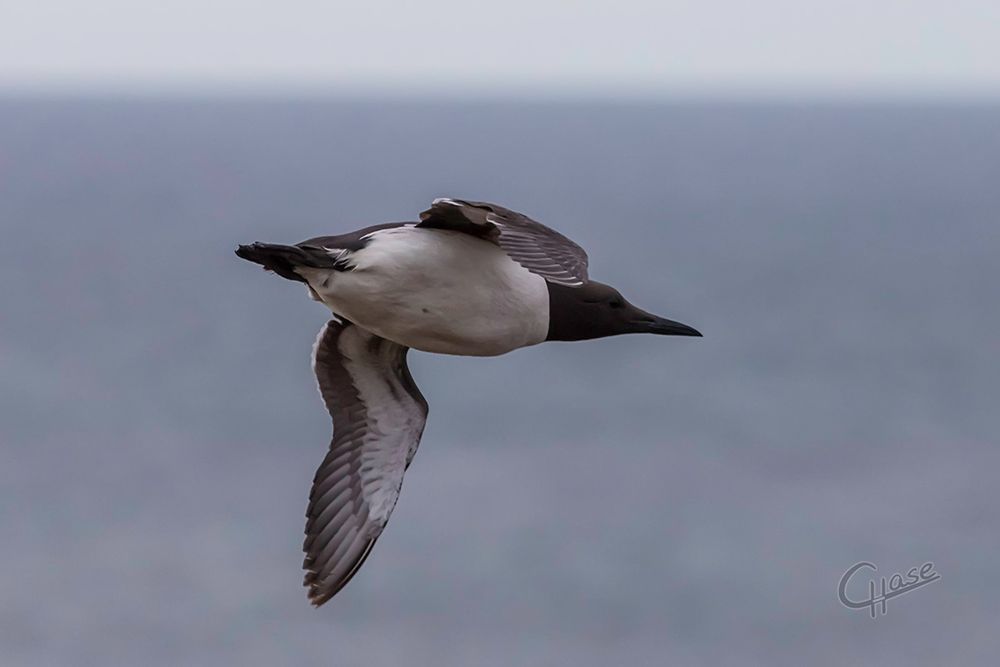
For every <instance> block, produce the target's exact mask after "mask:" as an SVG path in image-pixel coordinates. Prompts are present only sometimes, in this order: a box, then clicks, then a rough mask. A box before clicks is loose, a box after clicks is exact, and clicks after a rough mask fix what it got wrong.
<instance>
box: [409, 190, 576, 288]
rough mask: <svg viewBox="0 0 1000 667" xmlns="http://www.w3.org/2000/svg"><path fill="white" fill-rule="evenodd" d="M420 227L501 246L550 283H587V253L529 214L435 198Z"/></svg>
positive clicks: (571, 285) (458, 200)
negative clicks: (446, 231)
mask: <svg viewBox="0 0 1000 667" xmlns="http://www.w3.org/2000/svg"><path fill="white" fill-rule="evenodd" d="M417 226H418V227H434V228H438V229H452V230H455V231H460V232H464V233H467V234H472V235H474V236H479V237H480V238H483V239H486V240H488V241H491V242H493V243H496V244H497V245H498V246H500V247H501V248H502V249H503V250H504V252H506V253H507V254H508V255H509V256H510V258H511V259H513V260H514V261H515V262H517V263H518V264H520V265H521V266H523V267H524V268H526V269H528V270H529V271H531V272H532V273H535V274H538V275H540V276H541V277H543V278H545V280H547V281H549V282H550V283H556V284H559V285H565V286H567V287H580V286H581V285H583V284H584V283H586V282H587V280H588V276H587V265H588V259H587V253H586V252H584V250H583V248H581V247H580V246H578V245H577V244H575V243H573V241H571V240H569V239H568V238H566V237H565V236H563V235H562V234H560V233H559V232H557V231H555V230H554V229H550V228H548V227H546V226H545V225H543V224H541V223H540V222H536V221H534V220H532V219H531V218H529V217H528V216H526V215H522V214H521V213H517V212H516V211H511V210H510V209H506V208H503V207H502V206H497V205H496V204H489V203H486V202H474V201H464V200H462V199H435V200H434V202H433V203H432V204H431V207H430V208H429V209H427V210H426V211H424V212H423V213H421V214H420V223H419V224H418V225H417Z"/></svg>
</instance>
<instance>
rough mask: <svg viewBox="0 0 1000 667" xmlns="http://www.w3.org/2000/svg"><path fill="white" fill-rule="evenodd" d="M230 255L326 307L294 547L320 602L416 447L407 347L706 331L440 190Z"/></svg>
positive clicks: (375, 531)
mask: <svg viewBox="0 0 1000 667" xmlns="http://www.w3.org/2000/svg"><path fill="white" fill-rule="evenodd" d="M236 254H237V255H238V256H239V257H242V258H243V259H246V260H249V261H251V262H255V263H257V264H261V265H263V266H264V268H265V269H267V270H269V271H272V272H274V273H276V274H278V275H279V276H281V277H283V278H287V279H289V280H295V281H298V282H302V283H305V284H306V286H307V288H308V291H309V295H310V296H311V298H312V299H314V300H315V301H319V302H321V303H323V304H325V305H326V306H327V307H329V309H330V311H331V312H332V313H333V315H334V316H335V317H334V319H332V320H330V322H328V323H327V324H326V325H325V326H324V327H323V329H322V330H321V331H320V332H319V336H318V337H317V339H316V344H315V346H314V348H313V355H312V356H313V370H314V371H315V373H316V379H317V381H318V383H319V390H320V394H321V395H322V397H323V401H324V402H325V403H326V407H327V410H328V411H329V413H330V416H331V418H332V419H333V440H332V442H331V444H330V449H329V452H328V453H327V455H326V458H325V459H324V461H323V463H322V465H320V467H319V470H317V472H316V476H315V479H314V480H313V486H312V491H311V493H310V496H309V506H308V510H307V512H306V517H307V521H306V538H305V545H304V547H303V548H304V551H305V562H304V565H303V567H304V569H305V571H306V574H305V585H306V587H307V588H308V594H309V599H310V601H311V602H312V603H313V604H314V605H316V606H317V607H318V606H320V605H322V604H323V603H325V602H327V601H328V600H329V599H330V598H332V597H333V596H334V595H336V594H337V592H338V591H340V590H341V589H342V588H343V587H344V586H345V585H346V584H347V583H348V582H349V581H350V580H351V578H352V577H353V576H354V575H355V574H356V573H357V571H358V569H359V568H360V567H361V565H362V564H363V563H364V561H365V559H366V558H367V557H368V554H369V553H371V550H372V546H374V544H375V541H376V540H377V539H378V537H379V535H381V534H382V531H383V529H384V528H385V526H386V523H387V522H388V520H389V515H390V514H391V513H392V509H393V507H394V506H395V505H396V499H397V498H398V497H399V490H400V486H401V485H402V482H403V473H404V472H405V471H406V469H407V467H408V466H409V465H410V462H411V461H412V460H413V455H414V454H415V453H416V451H417V445H418V444H419V443H420V437H421V435H422V433H423V430H424V423H425V421H426V419H427V401H426V400H424V397H423V395H422V394H421V393H420V390H419V389H418V388H417V385H416V384H415V383H414V381H413V378H412V376H411V375H410V371H409V368H408V367H407V365H406V354H407V352H408V350H409V349H410V348H414V349H417V350H423V351H425V352H436V353H439V354H454V355H464V356H494V355H500V354H505V353H507V352H510V351H512V350H516V349H518V348H521V347H526V346H529V345H535V344H537V343H542V342H544V341H576V340H588V339H593V338H603V337H606V336H616V335H619V334H627V333H652V334H661V335H668V336H700V335H701V334H700V333H699V332H698V331H696V330H695V329H692V328H691V327H689V326H687V325H685V324H681V323H680V322H675V321H673V320H668V319H665V318H663V317H659V316H657V315H653V314H652V313H648V312H646V311H644V310H641V309H639V308H637V307H636V306H634V305H632V304H631V303H629V302H628V301H626V300H625V298H624V297H622V295H621V294H620V293H619V292H618V290H616V289H614V288H613V287H610V286H608V285H605V284H603V283H599V282H597V281H594V280H590V278H589V277H588V275H587V253H586V252H584V250H583V249H582V248H581V247H580V246H578V245H577V244H575V243H573V241H571V240H569V239H568V238H566V237H565V236H563V235H562V234H560V233H558V232H556V231H554V230H552V229H550V228H548V227H546V226H545V225H542V224H541V223H538V222H536V221H534V220H532V219H531V218H529V217H527V216H525V215H522V214H520V213H517V212H515V211H511V210H509V209H506V208H503V207H501V206H497V205H495V204H489V203H485V202H475V201H465V200H460V199H436V200H434V202H433V204H432V205H431V207H430V208H429V209H428V210H426V211H424V212H423V213H421V214H420V222H395V223H387V224H381V225H375V226H373V227H367V228H365V229H360V230H358V231H355V232H351V233H349V234H342V235H339V236H320V237H317V238H313V239H309V240H307V241H303V242H302V243H298V244H296V245H278V244H272V243H252V244H250V245H241V246H239V247H238V249H237V250H236Z"/></svg>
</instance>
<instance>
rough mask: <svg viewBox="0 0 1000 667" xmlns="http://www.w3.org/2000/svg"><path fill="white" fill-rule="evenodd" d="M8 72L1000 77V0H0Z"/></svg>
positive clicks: (552, 80) (102, 80)
mask: <svg viewBox="0 0 1000 667" xmlns="http://www.w3.org/2000/svg"><path fill="white" fill-rule="evenodd" d="M0 84H6V85H14V86H18V87H23V86H42V87H45V86H52V85H55V86H59V85H72V86H76V87H97V86H100V87H118V86H135V85H139V86H144V87H158V86H172V87H192V86H197V87H208V88H213V89H220V90H224V89H227V88H241V87H257V86H275V85H280V86H284V87H302V86H305V87H314V86H315V87H317V88H323V89H329V88H330V87H331V85H333V86H340V85H343V86H351V87H356V86H364V87H367V88H374V89H384V90H389V91H407V92H409V91H412V90H416V91H419V90H427V91H437V90H441V89H445V88H447V89H451V90H454V91H455V92H456V93H461V92H463V91H477V92H483V91H486V92H489V91H502V90H512V89H529V90H541V91H555V92H562V91H569V92H573V91H583V92H601V91H610V92H615V91H631V92H639V93H654V94H655V93H671V92H702V93H723V94H727V93H739V92H751V93H753V92H779V93H781V92H791V93H798V92H814V93H821V94H824V93H840V92H847V93H858V92H860V93H866V94H870V93H888V94H895V93H902V94H909V93H917V94H932V95H938V94H948V93H953V92H954V93H960V94H982V93H986V94H991V95H995V94H997V93H998V92H1000V0H979V1H973V0H948V1H944V0H942V1H933V0H822V1H819V0H755V1H746V2H741V1H736V0H683V1H671V0H656V1H644V0H620V1H618V2H594V1H577V2H568V1H564V2H560V1H557V0H494V1H492V2H479V3H477V2H469V1H460V0H423V1H420V2H416V1H414V2H398V1H397V2H386V1H372V0H367V1H365V0H354V1H352V2H330V1H326V2H322V1H319V0H280V1H279V0H267V1H261V0H170V1H169V2H168V1H165V0H158V1H157V2H149V1H145V0H62V1H58V0H20V1H14V2H11V1H10V0H0Z"/></svg>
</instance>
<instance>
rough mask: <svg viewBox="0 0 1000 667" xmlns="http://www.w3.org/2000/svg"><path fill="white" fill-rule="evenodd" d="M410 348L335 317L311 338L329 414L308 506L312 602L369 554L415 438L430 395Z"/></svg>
mask: <svg viewBox="0 0 1000 667" xmlns="http://www.w3.org/2000/svg"><path fill="white" fill-rule="evenodd" d="M408 349H409V348H406V347H403V346H402V345H397V344H396V343H393V342H390V341H388V340H385V339H384V338H380V337H378V336H376V335H375V334H373V333H371V332H369V331H366V330H364V329H361V328H360V327H357V326H355V325H353V324H342V323H340V322H337V321H335V320H334V321H331V322H329V323H328V324H327V325H326V326H324V327H323V329H322V331H320V333H319V336H318V338H317V339H316V346H315V348H314V351H313V369H314V370H315V371H316V379H317V380H318V382H319V390H320V393H321V394H322V396H323V401H324V402H325V403H326V407H327V409H328V410H329V412H330V416H331V417H332V418H333V441H332V443H331V444H330V451H329V453H327V455H326V459H325V460H324V461H323V464H322V465H321V466H320V468H319V470H317V471H316V477H315V479H314V481H313V487H312V492H311V493H310V496H309V509H308V511H307V512H306V517H307V521H306V540H305V546H304V550H305V553H306V558H305V562H304V564H303V567H304V568H305V570H306V576H305V585H306V586H308V587H309V599H310V600H311V601H312V603H313V604H314V605H316V606H317V607H318V606H320V605H322V604H323V603H324V602H326V601H327V600H329V599H330V598H331V597H333V596H334V595H335V594H336V593H337V592H338V591H339V590H340V589H341V588H343V587H344V586H345V585H346V584H347V582H348V581H350V580H351V577H353V576H354V575H355V574H356V573H357V571H358V568H360V567H361V565H362V563H364V561H365V559H366V558H367V557H368V554H369V553H370V552H371V549H372V546H373V545H374V544H375V540H377V539H378V537H379V535H381V534H382V530H383V529H384V528H385V525H386V523H387V522H388V520H389V515H390V514H391V513H392V509H393V507H395V505H396V499H397V498H398V497H399V489H400V486H401V485H402V483H403V473H404V472H405V470H406V468H407V466H409V464H410V461H411V460H412V459H413V455H414V454H415V453H416V451H417V445H418V444H419V443H420V436H421V435H422V434H423V430H424V423H425V421H426V419H427V402H426V401H425V400H424V397H423V396H422V395H421V394H420V390H419V389H417V386H416V385H415V384H414V383H413V378H412V377H411V376H410V371H409V369H408V368H407V366H406V353H407V351H408Z"/></svg>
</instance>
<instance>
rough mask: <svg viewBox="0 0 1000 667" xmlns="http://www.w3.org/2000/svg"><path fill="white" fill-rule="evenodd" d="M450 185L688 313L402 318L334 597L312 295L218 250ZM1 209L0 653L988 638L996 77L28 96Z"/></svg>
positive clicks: (509, 657)
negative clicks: (490, 320) (423, 414)
mask: <svg viewBox="0 0 1000 667" xmlns="http://www.w3.org/2000/svg"><path fill="white" fill-rule="evenodd" d="M444 195H452V196H462V197H468V198H477V199H486V200H493V201H497V202H499V203H503V204H505V205H507V206H510V207H512V208H515V209H518V210H522V211H525V212H527V213H528V214H530V215H532V216H533V217H536V218H537V219H539V220H541V221H543V222H545V223H547V224H549V225H551V226H553V227H556V228H558V229H559V230H561V231H562V232H564V233H566V234H567V235H569V236H570V237H572V238H574V239H575V240H576V241H578V242H579V243H580V244H581V245H583V246H584V247H586V248H588V249H589V251H590V255H591V274H592V276H594V277H595V278H597V279H599V280H602V281H604V282H609V283H612V284H614V285H616V286H617V287H619V288H620V289H621V290H622V292H623V293H624V294H625V295H626V296H627V297H629V298H630V299H631V300H632V301H634V302H635V303H637V304H639V305H640V306H642V307H645V308H647V309H649V310H653V311H655V312H658V313H661V314H663V315H666V316H668V317H671V318H674V319H679V320H681V321H683V322H687V323H689V324H692V325H694V326H696V327H697V328H699V329H700V330H702V331H703V332H704V333H705V338H704V339H667V338H659V337H652V336H650V337H641V336H632V337H622V338H617V339H608V340H603V341H597V342H589V343H576V344H546V345H542V346H538V347H535V348H532V349H527V350H522V351H518V352H516V353H513V354H511V355H508V356H505V357H500V358H496V359H462V358H450V357H441V356H433V355H427V354H422V353H414V354H412V355H411V366H412V368H413V374H414V376H415V377H416V379H417V381H418V383H419V384H420V386H421V388H422V389H423V391H424V393H425V395H426V396H427V397H428V399H429V401H430V403H431V414H430V421H429V424H428V428H427V431H426V433H425V436H424V440H423V444H422V446H421V449H420V451H419V453H418V454H417V457H416V459H415V461H414V465H413V466H412V467H411V468H410V471H409V473H408V475H407V478H406V482H405V483H404V485H403V493H402V496H401V499H400V502H399V505H398V506H397V508H396V511H395V514H394V515H393V518H392V520H391V521H390V523H389V527H388V528H387V530H386V532H385V533H384V534H383V536H382V538H381V539H380V541H379V543H378V544H377V546H376V548H375V550H374V552H373V553H372V555H371V557H370V558H369V560H368V561H367V563H366V564H365V566H364V568H363V569H362V571H361V572H360V574H359V575H358V576H357V577H356V579H355V580H354V581H353V582H352V583H351V584H350V585H349V586H348V587H347V588H346V589H345V590H344V591H343V592H342V593H341V594H340V595H339V596H338V597H336V598H335V599H334V600H333V601H332V602H331V603H329V604H328V605H327V606H326V607H324V608H322V609H321V610H319V611H317V610H314V609H312V608H311V607H310V606H309V605H308V604H307V602H306V599H305V594H304V590H303V589H302V588H301V572H300V569H299V566H300V563H301V554H300V545H301V541H302V540H301V538H302V528H303V521H304V520H303V511H304V508H305V502H306V496H307V493H308V488H309V483H310V481H311V478H312V474H313V471H314V469H315V467H316V466H317V465H318V463H319V461H320V460H321V459H322V457H323V454H324V450H325V448H326V445H327V442H328V440H329V434H330V433H329V432H330V425H329V422H328V419H327V417H326V415H325V412H324V410H323V407H322V405H321V404H320V402H319V398H318V396H317V394H316V391H315V388H314V384H313V378H312V376H311V372H310V370H309V365H308V355H309V349H310V345H311V343H312V340H313V337H314V335H315V333H316V331H317V330H318V329H319V327H320V326H321V325H322V323H323V322H324V321H325V320H326V315H325V313H324V311H323V309H322V307H321V306H319V305H318V304H315V303H312V302H310V301H308V300H307V299H306V296H305V294H304V293H303V290H302V289H301V286H300V285H296V284H292V283H289V282H286V281H283V280H280V279H279V278H277V277H275V276H273V275H267V274H265V273H263V272H261V271H259V270H255V269H256V267H253V266H251V265H249V264H247V263H245V262H241V261H240V260H238V259H237V258H236V257H234V256H233V254H232V251H233V248H234V247H235V245H236V244H237V243H240V242H248V241H253V240H268V241H275V242H294V241H297V240H301V239H303V238H307V237H310V236H315V235H317V234H326V233H337V232H341V231H347V230H351V229H354V228H356V227H360V226H362V225H366V224H371V223H376V222H382V221H386V220H406V219H412V218H414V216H415V215H416V214H417V213H418V212H419V211H420V210H422V209H423V208H425V207H426V205H427V204H428V203H429V201H430V200H431V199H432V198H434V197H436V196H444ZM0 225H2V241H3V242H2V244H0V284H2V291H0V418H2V419H0V437H2V443H0V536H2V540H0V663H2V664H3V665H126V664H143V665H181V664H183V665H248V664H250V665H277V664H297V665H312V664H316V665H318V664H334V665H365V666H366V667H374V666H377V665H400V664H435V665H473V664H475V665H487V666H489V665H498V666H501V665H502V666H508V665H570V664H573V665H612V664H634V665H661V664H671V665H702V664H704V665H804V664H808V665H844V664H849V663H851V664H870V665H942V664H949V665H976V664H995V661H996V656H997V653H998V651H1000V636H998V633H997V629H998V627H1000V579H998V577H997V575H996V572H997V567H998V565H1000V560H998V557H997V554H998V553H1000V526H998V505H1000V486H998V484H997V476H998V471H1000V449H998V447H1000V410H998V409H997V404H998V395H1000V334H998V330H1000V309H998V303H1000V281H998V279H1000V270H998V267H997V262H998V257H1000V108H998V107H988V106H982V107H962V106H958V105H952V106H948V105H939V106H925V107H914V106H906V105H901V104H898V105H868V106H866V105H844V106H834V105H826V106H823V105H803V104H798V105H796V104H788V105H764V104H761V105H738V104H726V103H722V102H720V103H713V104H708V103H704V104H696V103H685V104H659V105H654V104H649V105H634V106H630V105H626V104H618V105H596V104H584V103H571V102H566V103H559V104H557V103H548V104H543V103H513V102H512V103H485V102H483V103H472V102H468V103H459V102H454V103H436V104H435V103H430V102H426V103H422V102H406V103H404V102H390V101H369V102H361V101H353V102H349V101H340V102H338V101H334V100H327V101H324V100H298V101H292V100H289V101H280V100H273V99H272V100H267V99H252V98H246V99H233V100H227V101H222V100H216V101H208V100H196V99H188V100H185V99H174V100H154V99H145V100H143V99H132V100H101V99H89V100H83V99H69V98H66V99H60V98H50V99H14V98H8V99H6V100H3V101H2V102H0ZM862 560H864V561H871V562H873V563H875V564H877V565H878V567H879V574H885V575H889V574H891V573H893V572H905V571H906V570H907V569H909V568H910V567H913V566H918V565H920V564H922V563H924V562H927V561H931V562H933V563H934V568H935V571H937V572H938V573H940V575H941V580H940V581H937V582H934V583H931V584H929V585H927V586H925V587H923V588H920V589H918V590H915V591H912V592H910V593H908V594H906V595H904V596H901V597H899V598H896V599H894V600H891V601H890V602H889V603H888V608H887V614H886V615H884V616H881V615H880V616H879V618H877V619H876V620H872V619H871V618H870V616H868V613H867V611H866V610H851V609H847V608H845V607H843V606H841V604H840V603H839V602H838V598H837V586H838V582H839V580H840V577H841V575H842V574H843V573H844V571H845V570H847V569H848V568H849V567H850V566H851V565H853V564H854V563H856V562H858V561H862ZM866 580H867V577H864V578H861V577H859V579H858V580H857V581H856V582H855V584H854V588H853V589H852V592H853V596H854V597H855V598H861V597H864V596H863V593H864V592H865V590H864V585H865V581H866Z"/></svg>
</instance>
